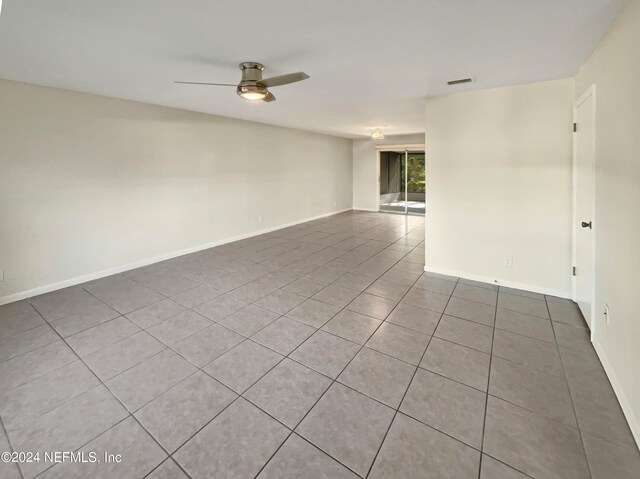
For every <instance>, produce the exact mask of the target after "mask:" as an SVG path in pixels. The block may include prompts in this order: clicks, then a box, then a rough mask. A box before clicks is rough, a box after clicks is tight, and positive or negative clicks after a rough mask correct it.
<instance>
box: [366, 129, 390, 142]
mask: <svg viewBox="0 0 640 479" xmlns="http://www.w3.org/2000/svg"><path fill="white" fill-rule="evenodd" d="M388 128H389V127H388V126H368V127H367V130H369V131H370V132H371V139H372V140H373V141H380V140H384V133H383V132H382V130H386V129H388Z"/></svg>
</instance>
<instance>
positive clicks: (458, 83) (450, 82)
mask: <svg viewBox="0 0 640 479" xmlns="http://www.w3.org/2000/svg"><path fill="white" fill-rule="evenodd" d="M472 81H473V78H461V79H460V80H450V81H448V82H447V85H460V84H461V83H471V82H472Z"/></svg>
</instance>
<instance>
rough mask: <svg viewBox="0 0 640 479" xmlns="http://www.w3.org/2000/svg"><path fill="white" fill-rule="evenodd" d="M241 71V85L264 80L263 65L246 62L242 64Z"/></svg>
mask: <svg viewBox="0 0 640 479" xmlns="http://www.w3.org/2000/svg"><path fill="white" fill-rule="evenodd" d="M240 70H241V71H242V81H241V82H240V83H244V82H256V81H260V80H262V71H263V70H264V65H262V63H255V62H244V63H241V64H240Z"/></svg>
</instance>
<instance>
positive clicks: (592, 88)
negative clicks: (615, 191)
mask: <svg viewBox="0 0 640 479" xmlns="http://www.w3.org/2000/svg"><path fill="white" fill-rule="evenodd" d="M589 97H592V98H593V107H592V112H591V114H592V118H593V128H594V131H593V138H592V145H591V147H592V149H593V169H594V175H593V178H594V181H593V203H592V205H591V221H593V224H594V229H593V235H592V236H591V255H592V257H591V260H592V265H593V277H592V278H591V294H592V297H591V298H590V299H591V324H589V329H590V332H591V341H592V342H593V340H594V338H595V324H596V301H595V296H596V278H595V276H596V275H595V271H596V234H595V231H596V229H597V227H598V223H597V218H596V205H595V202H596V189H595V179H596V178H595V169H596V163H597V161H598V159H597V155H596V152H597V150H596V126H597V123H596V86H595V84H594V85H591V86H590V87H589V88H587V90H586V91H585V92H584V93H583V94H582V96H580V98H579V99H578V100H577V101H576V102H575V104H574V106H573V121H574V123H576V122H577V119H578V107H579V106H580V105H582V104H583V103H584V102H585V101H586V100H587V99H588V98H589ZM577 134H578V132H574V133H573V159H572V166H573V172H572V188H573V192H572V199H573V205H572V217H573V218H572V226H571V228H572V231H571V264H572V265H573V266H575V265H576V259H577V257H576V242H577V237H576V231H577V228H578V222H579V221H580V219H579V218H577V200H578V199H577V179H578V178H577V176H578V172H577V163H578V145H577V141H576V135H577ZM571 299H573V301H577V293H576V277H575V276H573V275H572V276H571Z"/></svg>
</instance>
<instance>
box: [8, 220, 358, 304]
mask: <svg viewBox="0 0 640 479" xmlns="http://www.w3.org/2000/svg"><path fill="white" fill-rule="evenodd" d="M351 210H352V209H351V208H345V209H342V210H338V211H332V212H331V213H325V214H322V215H318V216H314V217H311V218H305V219H301V220H297V221H293V222H291V223H286V224H282V225H278V226H274V227H271V228H265V229H262V230H259V231H253V232H251V233H244V234H241V235H237V236H232V237H229V238H224V239H221V240H218V241H213V242H211V243H206V244H201V245H198V246H193V247H190V248H185V249H181V250H178V251H172V252H169V253H164V254H161V255H158V256H154V257H152V258H146V259H143V260H140V261H135V262H133V263H128V264H123V265H120V266H116V267H114V268H109V269H106V270H102V271H98V272H96V273H89V274H84V275H82V276H76V277H75V278H70V279H66V280H63V281H57V282H55V283H50V284H46V285H43V286H38V287H36V288H32V289H28V290H26V291H20V292H18V293H13V294H9V295H7V296H2V297H0V306H1V305H3V304H8V303H13V302H15V301H20V300H22V299H27V298H31V297H33V296H37V295H39V294H44V293H50V292H51V291H57V290H59V289H63V288H68V287H69V286H75V285H77V284H81V283H86V282H87V281H93V280H95V279H100V278H104V277H106V276H111V275H112V274H118V273H122V272H124V271H129V270H132V269H135V268H140V267H142V266H148V265H150V264H153V263H158V262H160V261H165V260H168V259H172V258H177V257H178V256H183V255H185V254H190V253H195V252H197V251H202V250H204V249H209V248H213V247H215V246H220V245H223V244H227V243H233V242H234V241H240V240H243V239H246V238H251V237H253V236H258V235H261V234H265V233H270V232H272V231H276V230H280V229H282V228H288V227H289V226H295V225H298V224H300V223H306V222H308V221H313V220H317V219H320V218H326V217H328V216H333V215H337V214H340V213H345V212H347V211H351Z"/></svg>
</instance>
